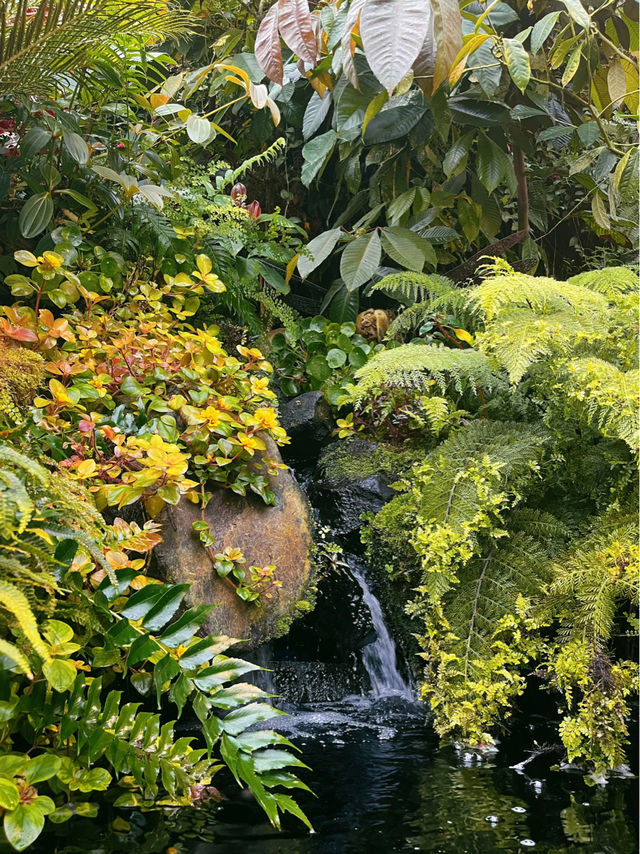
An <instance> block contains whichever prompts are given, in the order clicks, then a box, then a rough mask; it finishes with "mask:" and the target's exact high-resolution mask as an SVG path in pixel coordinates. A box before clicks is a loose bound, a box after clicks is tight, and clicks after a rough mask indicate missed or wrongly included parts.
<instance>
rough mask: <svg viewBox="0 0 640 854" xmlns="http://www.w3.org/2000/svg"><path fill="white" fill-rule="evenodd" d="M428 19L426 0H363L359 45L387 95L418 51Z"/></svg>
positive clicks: (427, 0)
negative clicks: (364, 0)
mask: <svg viewBox="0 0 640 854" xmlns="http://www.w3.org/2000/svg"><path fill="white" fill-rule="evenodd" d="M456 8H457V3H456ZM429 19H430V10H429V0H366V3H365V5H364V9H363V10H362V15H361V18H360V35H361V36H362V44H363V46H364V52H365V54H366V57H367V62H368V63H369V65H370V67H371V70H372V71H373V73H374V74H375V76H376V77H377V78H378V80H379V81H380V82H381V83H382V85H383V86H384V87H385V89H386V90H387V91H388V93H389V96H391V94H392V93H393V90H394V89H395V87H396V86H397V85H398V83H399V82H400V81H401V80H402V78H403V77H405V75H406V74H407V72H408V71H409V69H410V68H411V66H412V65H413V63H414V62H415V60H416V57H417V56H418V54H419V53H420V48H421V47H422V44H423V42H424V40H425V38H426V35H427V31H428V29H429Z"/></svg>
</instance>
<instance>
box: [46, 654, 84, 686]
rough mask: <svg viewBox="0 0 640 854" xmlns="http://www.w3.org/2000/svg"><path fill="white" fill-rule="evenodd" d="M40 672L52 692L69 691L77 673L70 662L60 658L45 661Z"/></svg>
mask: <svg viewBox="0 0 640 854" xmlns="http://www.w3.org/2000/svg"><path fill="white" fill-rule="evenodd" d="M42 672H43V673H44V676H45V679H46V680H47V682H48V683H49V685H51V687H52V688H53V690H54V691H70V690H71V688H72V687H73V683H74V682H75V678H76V675H77V673H78V671H77V670H76V669H75V667H74V666H73V664H72V663H71V662H70V661H64V660H63V659H61V658H53V659H51V661H45V663H44V664H43V666H42Z"/></svg>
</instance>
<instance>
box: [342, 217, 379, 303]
mask: <svg viewBox="0 0 640 854" xmlns="http://www.w3.org/2000/svg"><path fill="white" fill-rule="evenodd" d="M380 256H381V246H380V237H379V235H378V232H377V230H374V231H372V232H371V233H370V234H363V235H362V236H361V237H357V238H356V239H355V240H354V241H353V242H352V243H349V244H348V245H347V246H346V247H345V250H344V252H343V253H342V258H341V259H340V275H341V276H342V281H343V282H344V283H345V285H346V287H347V290H349V291H357V290H358V288H360V287H362V285H364V284H365V283H366V282H368V281H369V279H371V278H372V276H373V274H374V273H375V272H376V270H377V269H378V266H379V264H380Z"/></svg>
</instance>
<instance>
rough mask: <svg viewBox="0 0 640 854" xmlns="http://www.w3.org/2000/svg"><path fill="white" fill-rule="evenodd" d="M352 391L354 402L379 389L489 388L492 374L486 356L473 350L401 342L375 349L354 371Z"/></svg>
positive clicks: (492, 378)
mask: <svg viewBox="0 0 640 854" xmlns="http://www.w3.org/2000/svg"><path fill="white" fill-rule="evenodd" d="M356 379H357V381H358V383H357V385H356V386H355V387H354V389H353V392H352V399H353V401H354V402H355V403H358V402H360V401H362V400H363V399H364V398H366V397H367V396H369V395H372V394H375V393H377V392H378V391H379V390H380V389H388V388H406V389H425V388H430V387H434V386H435V387H437V388H439V389H440V391H442V392H445V391H447V390H449V389H455V390H456V391H458V392H460V393H462V391H463V390H464V389H466V388H471V389H475V388H478V387H480V388H487V389H488V388H491V387H492V385H493V383H494V379H495V378H494V374H493V371H492V369H491V366H490V365H489V362H488V361H487V359H486V357H485V356H484V355H483V354H482V353H479V352H478V351H477V350H450V349H447V348H445V347H439V346H427V345H422V344H404V345H403V346H401V347H395V348H393V349H391V350H382V351H380V352H379V353H376V354H375V356H373V358H372V359H370V360H369V361H368V362H367V363H366V365H363V367H362V368H360V369H359V370H358V371H357V372H356Z"/></svg>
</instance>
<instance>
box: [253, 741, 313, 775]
mask: <svg viewBox="0 0 640 854" xmlns="http://www.w3.org/2000/svg"><path fill="white" fill-rule="evenodd" d="M253 757H254V764H255V768H256V771H258V772H259V773H262V772H263V771H277V770H279V769H280V768H287V767H291V766H295V767H298V768H306V767H307V766H306V765H305V764H304V762H303V761H302V760H301V759H298V757H297V756H295V755H294V754H293V753H289V751H288V750H278V749H277V748H270V747H268V748H266V749H265V750H261V751H259V752H257V753H254V754H253Z"/></svg>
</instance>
